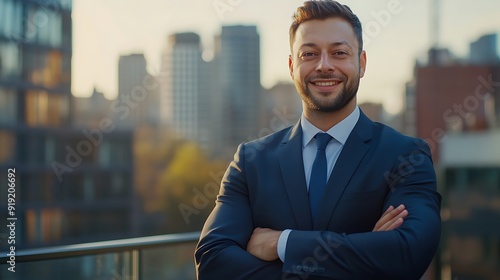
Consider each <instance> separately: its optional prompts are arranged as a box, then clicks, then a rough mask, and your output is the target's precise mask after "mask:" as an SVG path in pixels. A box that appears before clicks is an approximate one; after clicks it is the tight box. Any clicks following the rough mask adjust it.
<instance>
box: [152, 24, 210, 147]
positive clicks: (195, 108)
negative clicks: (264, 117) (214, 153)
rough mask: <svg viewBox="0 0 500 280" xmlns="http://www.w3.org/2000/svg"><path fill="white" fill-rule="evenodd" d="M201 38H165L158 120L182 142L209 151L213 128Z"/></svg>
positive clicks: (182, 35)
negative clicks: (196, 143)
mask: <svg viewBox="0 0 500 280" xmlns="http://www.w3.org/2000/svg"><path fill="white" fill-rule="evenodd" d="M202 52H203V50H202V46H201V43H200V36H198V34H195V33H192V32H186V33H176V34H172V35H170V36H169V37H168V41H167V42H166V44H165V47H164V50H163V53H162V71H161V73H162V75H161V77H160V79H161V80H160V84H161V94H160V95H161V97H160V98H161V121H162V125H164V126H167V127H170V128H171V129H173V131H174V132H175V133H176V134H178V135H179V136H181V137H182V138H184V139H188V140H192V141H197V142H198V143H199V144H201V145H202V146H203V147H205V148H208V146H207V145H208V143H209V141H210V134H209V133H210V129H212V126H211V125H210V122H211V120H212V117H211V113H212V112H213V111H212V110H211V109H210V108H209V106H210V104H211V102H212V103H213V102H216V101H215V100H210V99H211V98H213V96H211V95H212V91H211V90H210V88H209V87H208V75H209V73H208V70H209V69H207V63H206V62H204V61H203V59H202Z"/></svg>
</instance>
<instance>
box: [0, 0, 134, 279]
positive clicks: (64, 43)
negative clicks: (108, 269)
mask: <svg viewBox="0 0 500 280" xmlns="http://www.w3.org/2000/svg"><path fill="white" fill-rule="evenodd" d="M71 11H72V3H71V1H62V0H60V1H12V0H0V170H2V172H1V173H0V193H1V195H0V197H2V199H1V200H0V218H1V219H3V220H4V221H5V220H6V217H16V218H17V224H16V248H18V249H21V248H26V247H38V246H49V245H54V244H68V243H79V242H84V241H91V240H102V239H114V238H118V237H125V236H130V235H133V234H134V233H135V232H136V230H137V226H136V221H135V220H134V218H133V215H134V213H135V208H134V207H135V206H134V205H135V202H134V196H133V188H132V184H131V182H132V178H131V177H132V176H133V174H132V170H133V169H132V166H133V161H132V151H131V150H132V149H131V147H132V135H131V133H129V132H116V131H114V127H115V124H114V123H113V122H111V120H110V119H106V118H104V119H102V120H101V122H100V124H99V127H98V128H88V127H79V128H77V127H76V126H74V122H73V120H72V112H73V108H74V103H73V102H74V100H73V97H72V94H71V56H72V19H71ZM41 19H43V21H42V20H41ZM9 169H12V170H15V189H14V191H15V195H16V196H15V200H16V205H15V211H14V212H12V213H9V212H8V207H7V190H8V185H7V183H8V181H7V176H8V175H7V170H9ZM3 198H5V199H3ZM6 231H7V229H6V228H0V237H1V238H0V239H1V240H2V241H3V240H5V239H4V237H5V234H6ZM6 245H7V244H5V243H2V244H0V250H1V251H4V250H5V248H6V247H5V246H6ZM0 277H1V276H0ZM34 278H36V276H32V277H29V276H26V278H23V279H34Z"/></svg>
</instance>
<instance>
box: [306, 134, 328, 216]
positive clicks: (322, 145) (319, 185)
mask: <svg viewBox="0 0 500 280" xmlns="http://www.w3.org/2000/svg"><path fill="white" fill-rule="evenodd" d="M314 138H316V144H317V145H318V151H317V152H316V158H315V159H314V163H313V166H312V171H311V178H310V179H309V203H310V204H311V214H312V219H313V222H314V219H315V218H316V214H317V213H318V208H319V204H320V202H321V198H322V197H323V191H324V190H325V186H326V178H327V164H326V154H325V150H326V146H327V145H328V143H329V142H330V140H332V136H330V135H329V134H328V133H321V132H320V133H318V134H316V136H314Z"/></svg>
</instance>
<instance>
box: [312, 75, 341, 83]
mask: <svg viewBox="0 0 500 280" xmlns="http://www.w3.org/2000/svg"><path fill="white" fill-rule="evenodd" d="M316 79H320V80H330V79H338V80H341V81H343V82H344V81H345V80H346V79H345V77H344V76H343V75H332V74H318V75H316V76H311V77H308V78H307V80H308V81H312V80H316Z"/></svg>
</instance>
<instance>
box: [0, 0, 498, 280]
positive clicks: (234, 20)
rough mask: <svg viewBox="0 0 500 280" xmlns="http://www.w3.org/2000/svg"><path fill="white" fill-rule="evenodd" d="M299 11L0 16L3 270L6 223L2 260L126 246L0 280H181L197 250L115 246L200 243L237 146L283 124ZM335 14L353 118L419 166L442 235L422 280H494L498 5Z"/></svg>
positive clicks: (141, 7) (60, 7) (38, 4)
mask: <svg viewBox="0 0 500 280" xmlns="http://www.w3.org/2000/svg"><path fill="white" fill-rule="evenodd" d="M302 2H303V1H302V0H301V1H295V0H294V1H290V0H276V1H272V2H270V1H267V2H264V1H249V0H197V1H194V0H186V1H175V0H144V1H138V0H73V1H71V0H0V219H1V220H2V223H1V225H2V226H1V227H0V251H1V252H2V257H5V255H6V254H7V253H9V251H10V249H9V248H10V246H11V244H10V243H8V241H9V237H12V236H13V235H12V234H13V233H12V231H11V230H10V229H9V228H8V227H6V226H4V221H5V224H9V221H10V220H8V219H9V218H12V217H15V218H17V220H16V223H15V224H16V227H15V230H14V231H13V232H14V234H15V242H16V243H15V245H16V250H17V251H18V252H21V251H23V250H24V251H26V252H29V250H36V249H37V248H45V247H52V246H67V245H71V244H79V245H82V244H83V245H84V244H88V243H89V242H105V241H116V240H124V241H123V242H124V244H125V245H124V246H123V247H122V249H120V251H113V250H110V251H109V252H106V253H88V254H85V255H83V256H78V257H64V258H57V259H47V260H44V261H34V262H22V263H17V264H16V272H15V273H12V272H10V271H9V270H8V268H9V267H10V265H9V264H8V263H5V262H2V263H1V264H0V276H1V277H0V278H1V279H193V278H194V277H195V276H194V265H193V256H192V254H193V249H194V246H195V242H196V241H195V239H190V240H188V242H185V241H179V240H178V241H175V242H174V243H173V244H170V243H168V246H167V244H166V243H164V244H163V245H162V246H153V247H151V248H148V249H137V248H136V249H134V250H130V248H129V247H126V244H129V246H131V245H130V244H131V243H130V242H131V241H130V240H139V239H134V238H143V237H151V236H163V237H164V239H165V240H166V239H169V238H170V237H169V236H170V235H169V236H165V234H180V233H190V232H198V231H200V230H201V227H202V225H203V222H204V220H205V219H206V217H207V216H208V214H209V213H210V211H211V210H212V208H213V206H214V200H215V197H216V194H217V192H218V188H219V183H220V180H221V178H222V176H223V174H224V171H225V169H226V167H227V165H228V163H229V161H230V160H231V159H232V156H233V153H234V152H235V149H236V147H237V145H238V144H239V143H241V142H244V141H249V140H252V139H255V138H258V137H262V136H265V135H267V134H270V133H272V132H275V131H278V130H280V129H282V128H284V127H287V126H290V125H293V124H294V123H295V122H296V121H297V120H298V118H299V117H300V114H301V103H300V98H299V97H298V95H297V93H296V90H295V87H294V85H293V84H292V83H291V79H290V78H289V73H288V66H287V59H288V54H289V42H288V27H289V25H290V23H291V15H292V14H293V12H294V11H295V9H296V7H298V6H300V5H301V4H302ZM343 3H345V4H347V5H349V6H350V7H351V8H352V10H353V11H354V12H355V13H356V14H357V15H358V16H359V17H360V19H361V22H362V23H363V28H364V34H363V35H364V41H365V49H366V51H367V56H368V67H367V73H366V75H365V77H364V78H363V79H362V80H361V86H360V90H359V92H358V103H359V104H360V107H361V109H362V110H363V111H364V112H365V113H366V114H367V115H368V116H369V117H370V118H372V119H373V120H374V121H379V122H383V123H386V124H388V125H390V126H392V127H394V128H396V129H397V130H399V131H401V132H403V133H405V134H409V135H412V136H417V137H420V138H422V139H425V140H426V141H427V142H428V143H429V145H430V146H431V149H432V152H433V160H434V164H435V168H436V172H437V174H438V183H439V190H440V192H441V194H442V195H443V207H442V213H441V215H442V221H443V232H442V238H441V244H440V248H439V250H438V253H437V254H436V257H435V260H434V261H433V263H432V265H431V267H430V268H429V270H428V272H427V273H426V275H425V276H424V277H423V279H443V280H447V279H448V280H452V279H453V280H465V279H474V280H476V279H477V280H479V279H500V150H499V145H500V61H499V55H498V54H499V45H498V32H499V31H500V23H499V21H498V19H497V18H498V11H500V2H497V1H491V0H476V1H474V3H471V2H470V1H465V0H453V1H452V0H423V1H411V0H373V1H369V2H368V3H366V1H363V2H361V1H353V0H346V1H344V2H343ZM8 169H15V170H16V172H15V179H16V183H15V184H16V187H15V213H13V214H14V215H13V214H11V213H10V210H9V207H8V203H9V202H8V193H9V192H10V191H9V184H8V183H9V181H8V176H9V175H8ZM176 236H177V235H176ZM140 240H142V239H140ZM148 240H150V239H148ZM169 240H170V239H169ZM176 240H177V239H176ZM92 244H103V243H92ZM106 244H107V243H106ZM58 248H68V247H58ZM4 252H5V253H4ZM2 260H3V259H2ZM6 260H7V259H6ZM138 267H139V268H140V271H137V268H138ZM68 275H71V277H70V278H68V277H69V276H68Z"/></svg>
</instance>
